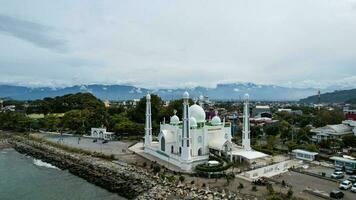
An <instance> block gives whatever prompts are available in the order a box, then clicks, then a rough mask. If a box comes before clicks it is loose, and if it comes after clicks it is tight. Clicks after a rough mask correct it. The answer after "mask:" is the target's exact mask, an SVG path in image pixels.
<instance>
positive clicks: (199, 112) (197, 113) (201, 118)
mask: <svg viewBox="0 0 356 200" xmlns="http://www.w3.org/2000/svg"><path fill="white" fill-rule="evenodd" d="M189 116H190V117H194V118H195V120H196V121H197V122H198V123H201V122H205V118H206V115H205V111H204V109H203V108H202V107H200V106H199V105H197V104H194V105H192V106H190V107H189Z"/></svg>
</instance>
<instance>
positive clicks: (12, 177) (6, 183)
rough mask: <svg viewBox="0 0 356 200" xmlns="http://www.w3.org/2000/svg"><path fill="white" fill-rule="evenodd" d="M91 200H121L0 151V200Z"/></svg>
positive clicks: (33, 161) (11, 152) (34, 161)
mask: <svg viewBox="0 0 356 200" xmlns="http://www.w3.org/2000/svg"><path fill="white" fill-rule="evenodd" d="M94 199H95V200H124V199H125V198H123V197H120V196H118V195H117V194H114V193H111V192H108V191H107V190H105V189H102V188H100V187H98V186H95V185H93V184H91V183H89V182H87V181H86V180H84V179H82V178H80V177H77V176H74V175H72V174H70V173H69V172H68V171H65V170H60V169H58V168H57V167H55V166H53V165H51V164H49V163H45V162H43V161H41V160H37V159H34V158H32V157H29V156H26V155H23V154H20V153H18V152H17V151H15V150H14V149H2V150H0V200H94Z"/></svg>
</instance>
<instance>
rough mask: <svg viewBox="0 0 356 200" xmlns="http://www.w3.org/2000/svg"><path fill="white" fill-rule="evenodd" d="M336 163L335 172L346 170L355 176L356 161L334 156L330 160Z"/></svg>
mask: <svg viewBox="0 0 356 200" xmlns="http://www.w3.org/2000/svg"><path fill="white" fill-rule="evenodd" d="M330 160H333V161H334V162H335V164H334V166H335V170H345V171H346V172H347V173H350V174H353V173H355V172H356V160H355V159H350V158H344V157H338V156H333V157H331V158H330Z"/></svg>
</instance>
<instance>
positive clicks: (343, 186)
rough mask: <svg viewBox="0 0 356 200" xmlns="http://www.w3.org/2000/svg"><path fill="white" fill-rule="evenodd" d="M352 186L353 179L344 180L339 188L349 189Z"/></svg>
mask: <svg viewBox="0 0 356 200" xmlns="http://www.w3.org/2000/svg"><path fill="white" fill-rule="evenodd" d="M351 187H352V183H351V181H348V180H344V181H343V182H341V183H340V185H339V188H340V189H343V190H348V189H350V188H351Z"/></svg>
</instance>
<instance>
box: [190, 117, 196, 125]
mask: <svg viewBox="0 0 356 200" xmlns="http://www.w3.org/2000/svg"><path fill="white" fill-rule="evenodd" d="M189 125H190V127H197V126H198V124H197V120H196V119H195V118H194V117H190V118H189Z"/></svg>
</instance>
